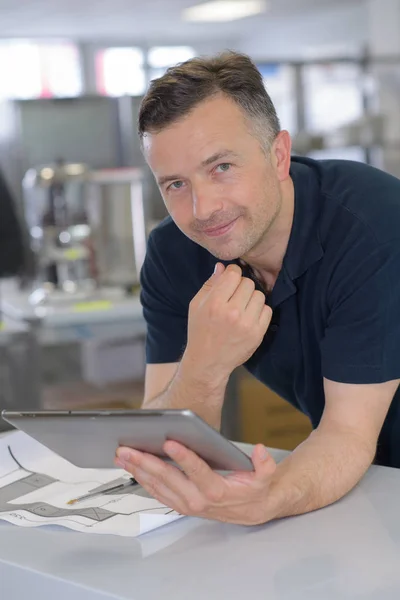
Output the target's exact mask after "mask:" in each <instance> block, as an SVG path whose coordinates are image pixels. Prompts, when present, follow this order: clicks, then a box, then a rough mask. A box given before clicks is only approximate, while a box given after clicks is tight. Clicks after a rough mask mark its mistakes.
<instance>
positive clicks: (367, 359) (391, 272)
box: [321, 240, 400, 384]
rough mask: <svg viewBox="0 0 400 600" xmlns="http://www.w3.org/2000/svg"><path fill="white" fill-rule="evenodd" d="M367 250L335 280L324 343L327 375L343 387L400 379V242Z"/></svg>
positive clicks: (347, 263)
mask: <svg viewBox="0 0 400 600" xmlns="http://www.w3.org/2000/svg"><path fill="white" fill-rule="evenodd" d="M362 246H363V244H362V243H360V245H359V248H358V249H357V250H356V251H354V252H353V254H351V255H350V257H347V258H346V261H343V264H342V265H341V266H340V267H338V268H337V269H336V273H335V275H334V276H333V277H332V281H331V284H330V290H331V291H330V294H329V303H330V307H329V309H330V313H329V317H328V320H327V327H326V330H325V335H324V338H323V340H322V342H321V360H322V374H323V376H324V377H326V378H327V379H331V380H333V381H339V382H342V383H355V384H357V383H359V384H362V383H382V382H385V381H390V380H392V379H398V378H400V242H399V241H398V240H395V241H391V242H390V243H385V244H383V245H380V246H378V245H376V246H375V248H374V250H372V252H371V248H369V252H367V251H366V249H365V252H364V249H363V248H362ZM344 263H345V264H344Z"/></svg>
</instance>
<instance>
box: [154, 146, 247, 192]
mask: <svg viewBox="0 0 400 600" xmlns="http://www.w3.org/2000/svg"><path fill="white" fill-rule="evenodd" d="M229 157H230V158H238V155H237V154H236V153H235V152H233V150H221V151H220V152H215V154H212V155H211V156H209V157H208V158H206V159H205V160H203V161H202V162H201V166H202V167H208V166H209V165H212V164H213V163H215V162H217V161H218V160H221V159H223V158H229ZM181 179H184V178H183V177H182V175H164V177H160V178H159V179H158V185H159V186H160V187H161V186H163V185H165V184H166V183H168V182H169V181H177V180H178V181H179V180H181Z"/></svg>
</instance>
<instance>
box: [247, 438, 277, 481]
mask: <svg viewBox="0 0 400 600" xmlns="http://www.w3.org/2000/svg"><path fill="white" fill-rule="evenodd" d="M251 460H252V462H253V465H254V469H255V472H256V477H255V478H256V480H257V479H258V480H259V481H268V480H269V479H270V478H271V475H273V474H274V473H275V470H276V462H275V460H274V459H273V458H272V456H271V454H270V453H269V452H268V450H267V449H266V448H265V446H263V445H262V444H257V445H256V446H255V448H254V450H253V453H252V455H251Z"/></svg>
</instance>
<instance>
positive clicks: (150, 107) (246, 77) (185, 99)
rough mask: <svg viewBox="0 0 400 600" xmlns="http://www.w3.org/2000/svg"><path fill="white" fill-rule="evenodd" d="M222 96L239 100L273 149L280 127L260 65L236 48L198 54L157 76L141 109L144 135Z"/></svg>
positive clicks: (260, 134)
mask: <svg viewBox="0 0 400 600" xmlns="http://www.w3.org/2000/svg"><path fill="white" fill-rule="evenodd" d="M217 94H224V95H225V96H227V97H229V98H231V99H232V100H233V101H234V102H236V104H237V105H238V106H239V107H240V108H241V109H242V111H243V113H244V114H245V116H247V117H248V119H249V120H250V121H251V123H252V125H253V126H255V127H254V128H255V132H256V134H257V137H259V138H261V139H260V141H261V143H262V144H263V145H266V146H268V147H269V146H270V144H271V143H272V141H273V140H274V138H275V137H276V136H277V135H278V133H279V131H280V124H279V119H278V116H277V114H276V110H275V107H274V105H273V102H272V100H271V98H270V96H269V95H268V93H267V91H266V89H265V86H264V83H263V79H262V76H261V74H260V72H259V71H258V69H257V67H256V66H255V64H254V63H253V62H252V60H251V59H250V58H249V57H248V56H246V55H245V54H239V53H237V52H223V53H222V54H218V55H217V56H214V57H210V58H193V59H191V60H188V61H186V62H184V63H181V64H178V65H177V66H175V67H171V68H170V69H168V70H167V71H166V73H165V74H164V75H163V76H162V77H160V78H159V79H154V80H153V81H152V82H151V84H150V87H149V90H148V92H147V94H146V95H145V97H144V98H143V100H142V103H141V107H140V111H139V120H138V132H139V137H140V139H141V140H142V139H143V136H144V135H145V134H146V133H157V132H159V131H161V130H162V129H164V128H165V127H168V126H169V125H171V124H172V123H174V122H176V121H178V120H179V119H181V118H183V117H185V116H186V115H188V114H189V113H190V111H191V110H193V109H194V108H195V107H196V106H197V105H198V104H200V102H202V101H203V100H206V99H208V98H211V97H213V96H215V95H217Z"/></svg>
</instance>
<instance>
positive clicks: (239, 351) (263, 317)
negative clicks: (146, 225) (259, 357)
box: [142, 263, 272, 429]
mask: <svg viewBox="0 0 400 600" xmlns="http://www.w3.org/2000/svg"><path fill="white" fill-rule="evenodd" d="M271 314H272V313H271V309H270V307H269V306H267V305H266V304H265V296H264V294H262V293H261V292H259V291H257V290H255V286H254V283H253V281H251V280H250V279H247V278H245V277H242V271H241V269H240V268H239V267H238V266H237V265H229V266H228V267H227V268H226V269H225V268H224V266H223V265H222V264H221V263H217V266H216V270H215V272H214V274H213V275H212V276H211V277H210V279H209V280H208V281H206V282H205V284H204V285H203V287H202V288H201V290H200V291H199V292H198V293H197V294H196V296H195V297H194V298H193V299H192V301H191V302H190V306H189V315H188V335H187V345H186V349H185V351H184V353H183V356H182V359H181V361H180V362H179V363H170V364H152V365H148V367H147V371H146V386H145V387H146V390H145V399H144V403H143V406H142V407H143V408H150V409H152V408H154V409H163V408H164V409H168V408H189V409H191V410H193V411H194V412H196V413H197V414H198V415H199V416H200V417H202V418H203V419H204V420H205V421H207V422H208V423H209V424H210V425H211V426H212V427H214V428H215V429H219V428H220V425H221V414H222V406H223V403H224V397H225V389H226V386H227V383H228V380H229V376H230V374H231V373H232V371H233V370H234V369H235V368H236V367H238V366H239V365H241V364H243V363H244V362H245V361H246V360H247V359H248V358H250V356H251V355H252V354H253V353H254V351H255V350H256V348H258V346H259V345H260V343H261V341H262V339H263V337H264V335H265V332H266V330H267V328H268V325H269V322H270V320H271Z"/></svg>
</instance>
